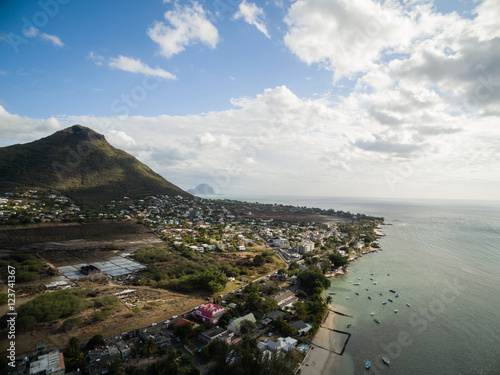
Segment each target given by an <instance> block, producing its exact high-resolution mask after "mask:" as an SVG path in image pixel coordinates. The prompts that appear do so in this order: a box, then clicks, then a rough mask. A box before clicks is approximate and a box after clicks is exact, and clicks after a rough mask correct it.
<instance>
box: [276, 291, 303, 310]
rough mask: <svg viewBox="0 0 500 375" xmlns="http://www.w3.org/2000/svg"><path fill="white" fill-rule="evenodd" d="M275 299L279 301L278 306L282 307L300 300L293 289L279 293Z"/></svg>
mask: <svg viewBox="0 0 500 375" xmlns="http://www.w3.org/2000/svg"><path fill="white" fill-rule="evenodd" d="M273 299H274V300H276V302H278V306H279V307H280V308H282V309H285V308H287V307H290V306H292V305H293V303H294V302H296V301H298V300H299V299H298V298H297V297H296V296H295V293H294V292H292V291H291V290H285V291H284V292H281V293H278V294H276V295H275V296H274V297H273Z"/></svg>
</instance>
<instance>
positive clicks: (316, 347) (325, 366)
mask: <svg viewBox="0 0 500 375" xmlns="http://www.w3.org/2000/svg"><path fill="white" fill-rule="evenodd" d="M375 233H376V235H377V238H380V237H383V236H385V234H384V233H383V232H382V231H381V230H380V225H378V226H377V227H376V228H375ZM379 250H380V249H379V248H374V247H371V246H370V247H369V248H367V249H365V250H364V251H361V252H359V253H354V254H352V255H351V256H350V257H349V263H350V262H351V261H354V260H356V259H358V258H360V257H362V256H363V255H364V254H370V253H374V252H378V251H379ZM348 267H349V264H347V265H346V266H344V267H341V268H339V269H338V270H336V271H333V272H329V273H327V274H325V277H327V278H334V277H338V276H342V275H345V274H346V272H347V268H348ZM333 310H335V306H334V305H332V304H329V305H328V312H327V314H326V316H325V319H324V320H323V323H322V324H321V328H320V329H319V330H318V332H317V333H316V335H315V336H314V337H313V338H312V340H311V344H310V349H309V351H308V352H307V354H306V356H305V357H304V360H303V361H302V364H301V365H300V367H299V369H300V371H301V373H302V374H306V375H327V374H330V373H331V369H332V368H333V365H334V363H335V361H336V357H337V356H339V354H336V353H334V351H335V349H336V348H335V346H336V344H337V338H336V334H335V332H333V330H335V329H337V328H336V323H337V322H336V320H337V314H335V313H334V312H333Z"/></svg>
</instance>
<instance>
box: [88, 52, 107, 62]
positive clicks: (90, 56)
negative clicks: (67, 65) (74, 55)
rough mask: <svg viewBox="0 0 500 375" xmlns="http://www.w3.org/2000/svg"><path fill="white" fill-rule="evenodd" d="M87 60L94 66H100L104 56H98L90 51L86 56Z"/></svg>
mask: <svg viewBox="0 0 500 375" xmlns="http://www.w3.org/2000/svg"><path fill="white" fill-rule="evenodd" d="M87 58H88V59H90V60H92V61H94V63H95V64H96V65H102V64H103V63H104V61H105V58H104V56H102V55H99V54H97V53H95V52H93V51H90V52H89V54H88V55H87Z"/></svg>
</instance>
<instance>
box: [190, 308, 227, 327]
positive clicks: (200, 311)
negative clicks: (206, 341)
mask: <svg viewBox="0 0 500 375" xmlns="http://www.w3.org/2000/svg"><path fill="white" fill-rule="evenodd" d="M225 311H226V310H225V309H224V307H222V306H218V305H215V304H213V303H207V304H205V305H201V306H199V307H197V308H196V309H194V311H193V313H192V315H193V316H194V317H195V318H197V319H199V320H201V321H202V322H208V323H211V324H217V322H218V321H219V319H220V317H221V316H222V315H224V312H225Z"/></svg>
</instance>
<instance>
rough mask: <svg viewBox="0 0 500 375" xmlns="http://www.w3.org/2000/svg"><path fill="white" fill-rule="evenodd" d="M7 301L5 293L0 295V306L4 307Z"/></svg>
mask: <svg viewBox="0 0 500 375" xmlns="http://www.w3.org/2000/svg"><path fill="white" fill-rule="evenodd" d="M8 301H9V298H8V297H7V293H0V305H6V304H7V302H8Z"/></svg>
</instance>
